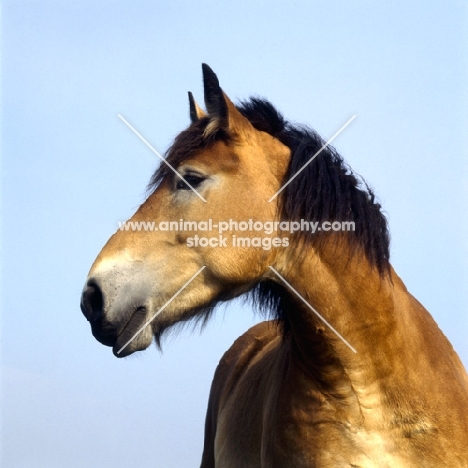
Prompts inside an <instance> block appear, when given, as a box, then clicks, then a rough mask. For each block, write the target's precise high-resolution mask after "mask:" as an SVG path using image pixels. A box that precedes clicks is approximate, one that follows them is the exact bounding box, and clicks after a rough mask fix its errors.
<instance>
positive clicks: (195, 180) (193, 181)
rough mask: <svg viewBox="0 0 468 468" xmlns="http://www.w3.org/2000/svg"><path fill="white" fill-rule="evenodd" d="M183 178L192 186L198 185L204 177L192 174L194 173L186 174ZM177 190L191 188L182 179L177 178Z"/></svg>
mask: <svg viewBox="0 0 468 468" xmlns="http://www.w3.org/2000/svg"><path fill="white" fill-rule="evenodd" d="M184 179H185V180H186V181H187V182H188V183H189V184H190V185H191V186H192V187H193V188H196V187H198V186H199V185H200V184H201V183H202V182H203V181H204V180H205V179H204V177H201V176H198V175H194V174H187V175H186V176H184ZM176 188H177V190H191V189H190V187H189V186H188V185H187V184H186V183H185V181H184V180H179V181H178V182H177V187H176Z"/></svg>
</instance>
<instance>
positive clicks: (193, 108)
mask: <svg viewBox="0 0 468 468" xmlns="http://www.w3.org/2000/svg"><path fill="white" fill-rule="evenodd" d="M188 98H189V105H190V120H191V122H192V123H194V122H196V121H197V120H200V119H202V118H203V117H206V114H205V112H204V111H203V109H202V108H201V107H200V106H199V105H198V104H197V103H196V102H195V99H194V98H193V94H192V93H191V92H190V91H189V93H188Z"/></svg>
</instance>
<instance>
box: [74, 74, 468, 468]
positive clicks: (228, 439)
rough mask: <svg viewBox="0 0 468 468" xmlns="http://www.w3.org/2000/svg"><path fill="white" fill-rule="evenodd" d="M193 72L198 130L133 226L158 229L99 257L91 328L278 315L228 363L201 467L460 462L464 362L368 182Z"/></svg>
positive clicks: (120, 329)
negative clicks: (233, 312)
mask: <svg viewBox="0 0 468 468" xmlns="http://www.w3.org/2000/svg"><path fill="white" fill-rule="evenodd" d="M203 78H204V90H205V103H206V110H207V112H206V113H205V112H204V111H202V110H201V108H200V107H198V106H197V105H196V104H195V102H194V101H193V98H192V96H191V94H189V97H190V115H191V119H192V123H191V125H190V126H189V127H188V129H187V130H185V131H183V132H182V133H180V134H179V135H178V136H177V138H176V139H175V141H174V143H173V145H172V147H171V148H170V150H169V151H168V154H167V157H166V162H167V163H166V164H162V165H161V167H160V168H159V169H158V170H157V172H156V173H155V174H154V176H153V178H152V180H151V183H150V186H149V190H150V193H149V196H148V198H147V199H146V201H145V202H144V203H143V204H142V205H141V206H140V207H139V208H138V210H137V211H136V213H135V214H134V215H133V217H132V218H131V219H130V222H131V223H134V224H132V225H130V226H137V225H138V224H135V223H141V222H145V223H146V222H154V223H156V226H160V229H158V230H156V229H146V230H145V229H121V230H118V231H117V232H116V233H115V234H114V235H113V236H112V237H111V238H110V240H109V241H108V243H107V244H106V245H105V246H104V248H103V249H102V251H101V252H100V254H99V255H98V257H97V259H96V261H95V262H94V264H93V266H92V267H91V271H90V272H89V276H88V278H87V280H86V285H85V288H84V291H83V295H82V302H81V307H82V311H83V313H84V315H85V316H86V318H87V319H88V320H89V322H90V324H91V328H92V332H93V335H94V336H95V338H96V339H97V340H99V341H100V342H101V343H103V344H105V345H107V346H112V347H113V351H114V354H115V355H116V356H117V357H123V356H127V355H129V354H131V353H133V352H135V351H140V350H143V349H146V348H147V347H148V346H149V345H150V344H151V342H152V340H153V338H155V340H156V343H157V344H158V345H159V344H160V339H161V336H162V335H163V333H164V332H166V331H167V330H168V329H169V328H170V327H172V326H173V325H176V324H178V323H182V322H185V321H188V320H192V319H199V320H202V321H205V320H207V319H208V318H209V316H210V313H211V312H212V310H213V308H214V306H215V305H216V304H217V303H219V302H220V301H225V300H228V299H230V298H233V297H236V296H239V295H241V294H244V293H249V294H251V296H252V297H253V299H254V302H255V303H256V304H257V305H259V306H260V307H261V308H263V309H265V310H268V311H270V312H271V314H272V318H273V319H274V320H271V321H269V322H263V323H261V324H259V325H257V326H255V327H253V328H252V329H250V330H249V331H248V332H247V333H245V334H244V335H243V336H241V337H240V338H239V339H238V340H237V341H236V342H235V343H234V344H233V346H232V347H231V349H230V350H229V351H227V353H226V354H225V355H224V357H223V358H222V359H221V361H220V364H219V366H218V368H217V370H216V373H215V376H214V380H213V384H212V389H211V394H210V398H209V404H208V412H207V417H206V425H205V446H204V451H203V457H202V463H201V467H202V468H213V467H216V468H260V467H262V468H267V467H268V468H305V467H307V468H312V467H316V468H318V467H320V468H325V467H326V468H337V467H355V468H357V467H361V468H363V467H375V468H383V467H405V468H408V467H414V468H421V467H428V468H429V467H431V468H440V467H450V468H455V467H468V377H467V374H466V371H465V369H464V368H463V365H462V364H461V362H460V360H459V358H458V356H457V355H456V353H455V352H454V350H453V349H452V346H451V345H450V343H449V341H448V340H447V339H446V338H445V336H444V335H443V334H442V332H441V331H440V330H439V328H438V327H437V325H436V323H435V322H434V320H433V319H432V317H431V316H430V314H429V313H428V312H427V311H426V310H425V309H424V307H423V306H422V305H421V304H420V303H419V302H418V301H417V300H416V299H415V298H414V297H413V296H412V295H411V294H410V293H409V292H408V291H407V289H406V287H405V285H404V284H403V282H402V281H401V280H400V278H399V277H398V276H397V275H396V273H395V272H394V270H393V269H392V267H391V265H390V263H389V236H388V231H387V223H386V219H385V217H384V216H383V214H382V212H381V209H380V205H379V204H378V203H376V201H375V199H374V195H373V193H372V191H371V190H370V189H369V188H368V186H367V185H366V184H365V183H364V182H363V181H362V180H361V179H359V178H358V177H357V176H356V175H354V174H353V172H352V171H351V170H350V169H349V167H348V166H347V165H346V164H345V163H344V161H343V159H342V158H341V157H340V156H339V155H338V154H337V152H336V151H335V150H334V149H333V148H332V147H330V146H327V145H324V141H323V140H322V139H321V138H320V137H319V136H318V135H317V134H316V133H315V132H314V131H312V130H310V129H308V128H307V127H301V126H297V125H293V124H291V123H289V122H287V121H285V120H284V119H283V117H282V116H281V115H280V114H279V113H278V112H277V111H276V110H275V108H274V107H273V106H272V105H271V104H270V103H269V102H267V101H265V100H261V99H251V100H249V101H246V102H244V103H241V104H239V105H238V106H235V105H234V104H233V103H232V102H231V100H230V99H229V98H228V97H227V96H226V94H224V92H223V91H222V90H221V88H220V86H219V83H218V79H217V77H216V75H215V74H214V73H213V71H212V70H211V69H210V68H209V67H208V66H206V65H203ZM319 151H321V152H320V154H318V155H317V153H318V152H319ZM314 156H317V157H314ZM185 220H188V221H190V222H192V223H194V224H193V226H194V227H193V229H192V230H190V229H176V227H177V225H179V227H183V222H185ZM228 220H229V222H230V223H231V224H229V229H227V228H226V229H225V230H224V231H223V232H222V233H221V234H219V235H218V232H216V235H211V236H210V237H207V235H208V234H210V233H209V232H207V231H206V230H203V231H201V229H206V226H207V224H208V222H210V223H212V226H215V227H216V226H218V227H221V226H223V227H226V225H227V224H228V223H227V221H228ZM234 220H236V222H238V223H239V224H238V225H236V224H234ZM241 221H243V222H244V224H243V225H242V228H241ZM272 221H275V222H272ZM306 221H307V222H308V221H314V222H318V223H319V224H318V226H322V227H323V229H321V230H320V229H316V230H315V233H314V234H312V233H311V230H310V229H308V230H306V227H305V226H307V225H306V224H305V223H306ZM285 222H286V223H288V222H289V223H291V226H292V223H293V222H295V223H297V224H295V226H298V225H299V224H300V223H304V224H303V225H304V229H302V225H301V230H297V231H296V232H294V233H292V234H291V233H290V231H291V230H290V231H286V229H287V227H286V228H284V229H283V227H284V224H280V223H285ZM336 222H340V223H341V222H348V223H352V225H353V226H354V230H349V231H346V230H341V231H335V230H332V229H326V227H328V228H329V227H330V226H336ZM171 223H172V224H171ZM178 223H179V224H178ZM259 223H260V224H259ZM267 223H269V224H268V226H270V227H272V229H270V230H269V231H268V234H265V232H266V231H265V232H260V233H259V229H257V227H258V226H262V225H263V226H267ZM327 223H328V224H327ZM168 226H172V228H171V229H169V228H168ZM200 226H204V227H203V228H202V227H200ZM246 226H249V228H250V229H247V228H246ZM256 226H257V227H256ZM282 226H283V227H282ZM286 226H287V224H286ZM196 228H198V229H200V231H199V232H197V236H195V235H194V232H193V230H194V229H196ZM244 228H245V229H244ZM213 229H214V228H213ZM240 231H242V236H241V235H240V234H239V233H240ZM198 234H199V235H198ZM211 234H212V233H211ZM286 234H287V235H286ZM239 237H242V242H239Z"/></svg>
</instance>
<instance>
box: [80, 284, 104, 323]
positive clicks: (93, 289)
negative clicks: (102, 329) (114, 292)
mask: <svg viewBox="0 0 468 468" xmlns="http://www.w3.org/2000/svg"><path fill="white" fill-rule="evenodd" d="M103 304H104V300H103V296H102V292H101V288H100V287H99V286H98V285H97V284H96V283H92V282H89V283H88V286H87V287H86V289H85V290H84V291H83V294H82V296H81V311H82V312H83V314H84V316H85V317H86V318H87V319H88V321H90V322H96V321H97V320H100V319H101V318H102V309H103Z"/></svg>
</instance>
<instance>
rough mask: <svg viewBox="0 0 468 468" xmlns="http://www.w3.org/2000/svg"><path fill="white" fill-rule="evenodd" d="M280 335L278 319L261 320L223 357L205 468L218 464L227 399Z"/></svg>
mask: <svg viewBox="0 0 468 468" xmlns="http://www.w3.org/2000/svg"><path fill="white" fill-rule="evenodd" d="M280 336H281V332H280V330H279V327H278V325H277V324H276V322H274V321H266V322H261V323H259V324H257V325H255V326H253V327H252V328H250V329H249V330H248V331H247V332H246V333H244V334H243V335H241V336H240V337H239V338H238V339H237V340H236V341H235V342H234V343H233V345H232V346H231V348H229V350H228V351H226V353H225V354H224V355H223V357H222V358H221V360H220V362H219V364H218V367H217V368H216V371H215V374H214V377H213V382H212V384H211V391H210V396H209V400H208V409H207V413H206V420H205V442H204V449H203V456H202V463H201V468H214V467H215V439H216V435H217V430H218V423H219V414H220V411H221V410H222V408H223V406H224V404H225V402H226V400H227V399H229V397H230V396H231V395H232V393H233V392H235V389H236V384H237V383H238V382H239V381H240V380H241V378H242V377H243V376H244V374H245V372H246V369H248V367H249V365H250V364H251V363H252V361H254V360H255V358H256V357H258V355H259V354H261V352H262V350H264V349H265V347H267V346H268V345H269V344H270V343H271V342H272V341H274V340H276V339H278V338H280Z"/></svg>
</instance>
